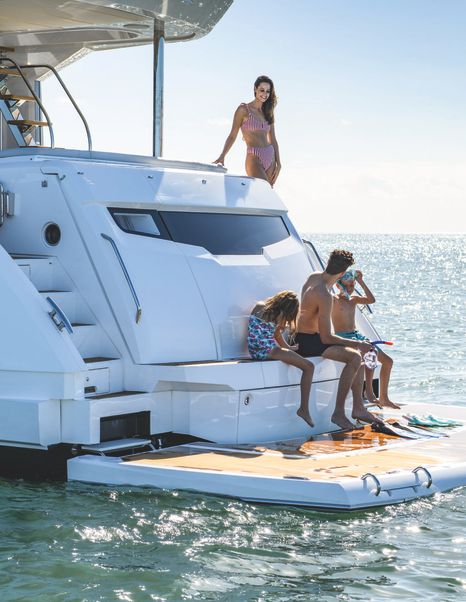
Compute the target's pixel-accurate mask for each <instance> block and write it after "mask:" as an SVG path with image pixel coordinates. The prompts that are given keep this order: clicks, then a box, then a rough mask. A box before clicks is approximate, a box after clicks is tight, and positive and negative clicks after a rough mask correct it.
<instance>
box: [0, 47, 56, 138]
mask: <svg viewBox="0 0 466 602" xmlns="http://www.w3.org/2000/svg"><path fill="white" fill-rule="evenodd" d="M3 61H9V63H10V64H11V65H13V67H14V68H15V69H16V70H17V71H18V73H19V76H20V77H21V79H22V80H23V82H24V83H25V84H26V86H27V88H28V90H29V92H30V93H31V95H32V97H33V98H34V100H35V102H36V103H37V104H38V106H39V108H40V110H41V111H42V113H43V114H44V117H45V120H46V121H47V127H48V128H49V133H50V147H51V148H54V147H55V137H54V135H53V128H52V122H51V120H50V117H49V114H48V113H47V111H46V109H45V107H44V105H43V104H42V101H41V100H40V98H39V97H38V96H37V94H36V93H35V91H34V88H33V87H32V86H31V84H30V83H29V82H28V79H27V77H26V76H25V75H24V73H23V69H24V68H29V67H31V66H32V65H24V66H23V67H20V66H19V65H18V63H17V62H16V61H14V60H13V59H12V58H10V57H8V56H0V63H2V62H3Z"/></svg>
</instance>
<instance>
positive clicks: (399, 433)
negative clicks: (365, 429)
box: [371, 422, 422, 439]
mask: <svg viewBox="0 0 466 602" xmlns="http://www.w3.org/2000/svg"><path fill="white" fill-rule="evenodd" d="M371 429H372V431H374V433H383V434H384V435H391V436H392V437H402V438H403V439H422V436H421V435H416V434H415V433H412V432H408V431H407V430H404V429H400V428H397V427H396V426H393V425H392V424H388V423H387V422H373V423H372V424H371Z"/></svg>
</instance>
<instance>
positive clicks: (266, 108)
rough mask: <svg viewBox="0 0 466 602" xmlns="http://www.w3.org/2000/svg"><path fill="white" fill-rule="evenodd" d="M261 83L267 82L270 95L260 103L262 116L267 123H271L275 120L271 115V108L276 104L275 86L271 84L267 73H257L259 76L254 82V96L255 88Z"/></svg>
mask: <svg viewBox="0 0 466 602" xmlns="http://www.w3.org/2000/svg"><path fill="white" fill-rule="evenodd" d="M261 84H269V85H270V95H269V97H268V98H267V100H266V101H265V102H264V104H263V105H262V112H263V113H264V117H265V119H266V120H267V123H270V125H272V123H273V122H274V121H275V120H274V116H273V110H274V109H275V106H276V104H277V96H276V94H275V88H274V85H273V81H272V80H271V79H270V77H267V75H259V77H258V78H257V79H256V81H255V82H254V98H255V97H256V90H257V88H258V87H259V86H260V85H261Z"/></svg>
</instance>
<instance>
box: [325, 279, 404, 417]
mask: <svg viewBox="0 0 466 602" xmlns="http://www.w3.org/2000/svg"><path fill="white" fill-rule="evenodd" d="M356 282H357V283H358V284H359V285H360V286H361V288H362V290H363V294H360V293H358V292H357V291H356V290H355V284H356ZM336 285H337V287H338V291H339V292H338V294H337V295H334V301H333V309H332V322H333V327H334V329H335V334H336V335H337V336H340V337H343V338H344V339H351V340H353V341H367V342H369V339H368V338H367V337H366V336H364V335H363V334H362V333H361V332H360V331H359V330H357V328H356V306H357V305H372V303H375V297H374V295H373V294H372V291H371V290H370V288H369V287H368V286H367V284H366V283H365V282H364V279H363V276H362V272H361V271H360V270H355V269H353V268H351V269H349V270H347V271H346V272H345V273H344V274H343V276H341V277H340V279H339V280H337V283H336ZM377 356H378V361H379V362H380V363H381V365H382V367H381V369H380V397H379V398H378V399H377V397H376V396H375V394H374V390H373V386H372V381H373V377H374V371H373V370H370V369H369V368H367V366H366V368H365V373H366V397H367V399H368V400H369V401H370V402H371V403H375V404H376V405H378V406H379V407H387V408H396V409H399V407H400V406H398V405H397V404H396V403H394V402H393V401H391V399H390V398H389V396H388V384H389V381H390V372H391V370H392V366H393V360H392V358H391V357H390V356H389V355H387V354H386V353H385V352H384V351H382V350H381V349H379V348H377Z"/></svg>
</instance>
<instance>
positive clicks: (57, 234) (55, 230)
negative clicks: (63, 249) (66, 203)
mask: <svg viewBox="0 0 466 602" xmlns="http://www.w3.org/2000/svg"><path fill="white" fill-rule="evenodd" d="M44 238H45V242H46V243H47V244H48V245H51V246H52V247H54V246H55V245H58V243H59V242H60V238H61V231H60V227H59V226H58V225H57V224H47V225H46V226H45V228H44Z"/></svg>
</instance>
